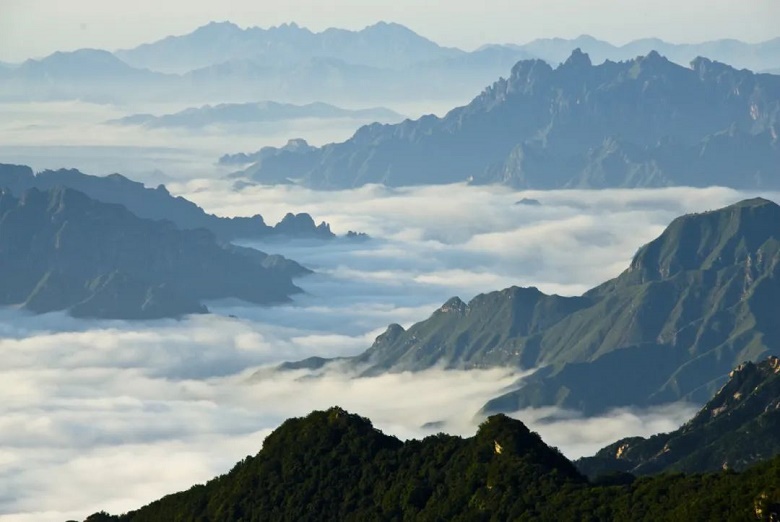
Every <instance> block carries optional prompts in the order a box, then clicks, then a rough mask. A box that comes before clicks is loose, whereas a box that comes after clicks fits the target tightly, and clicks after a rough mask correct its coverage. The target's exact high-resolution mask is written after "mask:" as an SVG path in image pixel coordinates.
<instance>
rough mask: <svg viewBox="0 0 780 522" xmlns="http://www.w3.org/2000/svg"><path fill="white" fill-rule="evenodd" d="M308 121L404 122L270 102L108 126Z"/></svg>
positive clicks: (380, 114)
mask: <svg viewBox="0 0 780 522" xmlns="http://www.w3.org/2000/svg"><path fill="white" fill-rule="evenodd" d="M306 118H317V119H336V118H351V119H360V120H370V121H399V120H401V119H403V117H402V116H401V115H400V114H398V113H397V112H394V111H391V110H390V109H385V108H383V107H375V108H371V109H356V110H350V109H342V108H340V107H336V106H334V105H329V104H327V103H308V104H306V105H293V104H289V103H276V102H271V101H267V102H259V103H221V104H219V105H215V106H212V105H205V106H203V107H198V108H189V109H185V110H183V111H180V112H176V113H173V114H165V115H162V116H155V115H153V114H132V115H130V116H126V117H124V118H120V119H118V120H111V121H109V122H108V123H111V124H115V125H143V126H144V127H149V128H161V127H189V128H199V127H206V126H209V125H226V124H252V123H266V122H280V121H288V120H299V119H306Z"/></svg>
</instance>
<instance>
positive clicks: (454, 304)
mask: <svg viewBox="0 0 780 522" xmlns="http://www.w3.org/2000/svg"><path fill="white" fill-rule="evenodd" d="M468 308H469V305H467V304H466V303H464V302H463V300H462V299H461V298H460V297H457V296H456V297H451V298H450V299H448V300H447V302H446V303H444V304H443V305H442V306H441V307H440V308H439V309H438V310H437V312H439V313H443V314H449V313H457V314H463V313H465V312H466V311H467V310H468Z"/></svg>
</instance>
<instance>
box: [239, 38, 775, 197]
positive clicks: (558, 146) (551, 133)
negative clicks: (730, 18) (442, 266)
mask: <svg viewBox="0 0 780 522" xmlns="http://www.w3.org/2000/svg"><path fill="white" fill-rule="evenodd" d="M778 136H780V77H778V76H773V75H766V74H764V75H762V74H753V73H751V72H749V71H738V70H736V69H733V68H731V67H729V66H727V65H723V64H721V63H717V62H712V61H710V60H708V59H705V58H698V59H696V60H695V61H694V62H693V64H692V66H691V67H690V68H686V67H682V66H679V65H676V64H674V63H672V62H670V61H669V60H667V59H665V58H663V57H662V56H661V55H659V54H658V53H656V52H651V53H650V54H648V55H647V56H644V57H640V58H637V59H635V60H631V61H628V62H620V63H614V62H606V63H604V64H602V65H598V66H594V65H593V64H592V63H591V60H590V58H589V57H588V55H587V54H584V53H582V52H580V51H579V50H575V51H574V52H573V53H572V54H571V56H570V57H569V58H568V59H567V60H566V61H565V62H564V63H563V64H561V65H560V66H559V67H557V68H555V69H554V68H552V67H551V66H550V65H548V64H547V63H546V62H543V61H541V60H531V61H522V62H519V63H518V64H517V65H516V66H515V67H514V68H513V69H512V74H511V75H510V76H509V78H508V79H501V80H499V81H497V82H496V83H494V84H493V85H492V86H490V87H488V88H487V89H485V91H484V92H483V93H482V94H480V95H479V96H478V97H476V98H475V99H474V100H473V101H472V102H471V103H470V104H468V105H466V106H464V107H459V108H456V109H453V110H452V111H450V112H449V113H448V114H447V115H446V116H444V117H443V118H437V117H435V116H424V117H422V118H420V119H419V120H416V121H410V120H407V121H404V122H402V123H399V124H396V125H380V124H372V125H368V126H365V127H362V128H361V129H359V130H358V131H357V132H356V133H355V135H354V136H353V137H352V138H350V139H349V140H347V141H345V142H343V143H334V144H330V145H325V146H324V147H321V148H318V149H312V150H308V151H306V152H305V153H301V152H300V151H294V152H286V151H279V152H278V153H277V154H273V155H271V154H266V157H265V158H264V159H263V161H262V162H261V163H259V164H257V165H255V166H252V167H249V168H248V169H246V170H245V171H244V172H243V175H245V176H247V177H250V178H252V179H254V180H256V181H259V182H262V183H271V184H273V183H287V182H289V181H290V180H294V181H296V182H298V183H302V184H304V185H306V186H309V187H312V188H317V189H343V188H351V187H357V186H361V185H364V184H366V183H384V184H386V185H389V186H403V185H420V184H438V183H453V182H464V181H469V182H471V183H502V184H507V185H511V186H513V187H517V188H533V189H551V188H564V187H592V188H602V187H661V186H671V185H687V186H711V185H725V186H730V187H737V188H757V187H760V188H778V187H780V138H778Z"/></svg>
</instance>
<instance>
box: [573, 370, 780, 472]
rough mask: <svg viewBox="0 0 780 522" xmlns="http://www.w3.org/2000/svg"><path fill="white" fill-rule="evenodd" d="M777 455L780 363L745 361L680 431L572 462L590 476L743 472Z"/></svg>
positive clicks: (621, 444)
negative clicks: (607, 474)
mask: <svg viewBox="0 0 780 522" xmlns="http://www.w3.org/2000/svg"><path fill="white" fill-rule="evenodd" d="M778 454H780V359H778V358H777V357H769V358H768V359H766V360H763V361H761V362H758V363H752V362H746V363H744V364H741V365H740V366H739V367H737V368H736V369H735V370H734V371H732V372H731V373H730V374H729V380H728V382H727V383H726V385H724V386H723V388H721V389H720V390H719V391H718V393H717V394H716V395H715V397H713V398H712V399H710V401H709V402H708V403H707V404H706V405H705V406H704V408H702V409H701V411H699V413H698V414H697V415H696V416H695V417H694V418H693V419H691V420H690V421H689V422H687V423H686V424H685V425H684V426H682V427H681V428H679V429H677V430H675V431H673V432H671V433H662V434H658V435H654V436H652V437H650V438H647V439H645V438H642V437H631V438H627V439H623V440H619V441H617V442H615V443H614V444H610V445H609V446H607V447H606V448H604V449H603V450H601V451H599V452H598V453H597V454H596V455H595V456H593V457H588V458H585V459H580V460H578V461H577V463H576V464H577V466H578V468H579V469H580V470H581V471H582V472H583V473H585V474H587V475H589V476H591V477H595V476H598V475H602V474H605V473H610V472H612V473H614V472H623V473H631V474H634V475H649V474H656V473H661V472H685V473H702V472H707V471H717V470H720V469H729V470H736V471H744V470H745V469H747V468H749V467H750V466H753V465H755V464H757V463H759V462H763V461H766V460H769V459H771V458H773V457H774V456H776V455H778Z"/></svg>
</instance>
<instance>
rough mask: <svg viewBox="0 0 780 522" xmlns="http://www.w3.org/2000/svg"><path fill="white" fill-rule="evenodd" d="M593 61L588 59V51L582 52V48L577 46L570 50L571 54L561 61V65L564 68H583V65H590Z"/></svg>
mask: <svg viewBox="0 0 780 522" xmlns="http://www.w3.org/2000/svg"><path fill="white" fill-rule="evenodd" d="M592 65H593V63H592V62H591V61H590V56H589V55H588V53H584V52H582V49H580V48H579V47H577V48H576V49H574V50H573V51H572V52H571V56H569V58H567V59H566V61H565V62H563V65H562V67H564V68H566V69H572V68H578V69H579V68H585V67H591V66H592Z"/></svg>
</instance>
